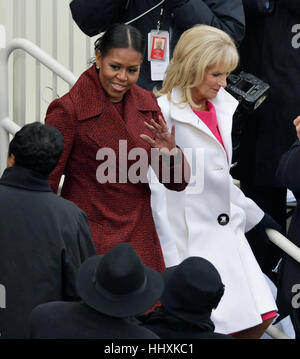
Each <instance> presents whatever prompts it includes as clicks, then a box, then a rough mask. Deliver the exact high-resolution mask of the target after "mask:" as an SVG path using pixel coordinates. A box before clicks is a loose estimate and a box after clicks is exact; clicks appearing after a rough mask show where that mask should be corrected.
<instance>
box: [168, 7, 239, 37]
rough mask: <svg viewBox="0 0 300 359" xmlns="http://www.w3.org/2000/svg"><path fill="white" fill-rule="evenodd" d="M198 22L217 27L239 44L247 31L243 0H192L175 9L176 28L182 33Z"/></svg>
mask: <svg viewBox="0 0 300 359" xmlns="http://www.w3.org/2000/svg"><path fill="white" fill-rule="evenodd" d="M196 24H205V25H210V26H214V27H217V28H219V29H221V30H223V31H225V32H227V33H228V34H229V35H230V36H231V37H232V38H233V39H234V40H235V42H236V43H237V44H239V43H240V42H241V41H242V39H243V37H244V32H245V16H244V9H243V2H242V0H230V1H228V0H219V1H215V0H190V1H188V2H187V3H185V4H183V5H182V6H180V7H178V8H176V9H175V10H174V28H175V29H176V28H178V31H179V32H180V33H182V32H183V31H185V30H187V29H188V28H190V27H192V26H194V25H196Z"/></svg>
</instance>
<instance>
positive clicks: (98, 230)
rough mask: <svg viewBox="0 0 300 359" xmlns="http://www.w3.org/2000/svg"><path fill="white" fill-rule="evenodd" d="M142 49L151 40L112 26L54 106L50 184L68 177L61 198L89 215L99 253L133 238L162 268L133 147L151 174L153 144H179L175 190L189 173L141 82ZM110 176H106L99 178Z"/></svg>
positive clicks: (152, 263)
mask: <svg viewBox="0 0 300 359" xmlns="http://www.w3.org/2000/svg"><path fill="white" fill-rule="evenodd" d="M144 49H145V40H144V39H143V37H142V35H141V34H140V33H139V31H138V30H137V29H135V28H134V27H131V26H128V25H123V24H116V25H113V26H111V27H110V28H109V29H108V30H107V31H106V33H105V34H104V35H103V36H102V37H101V38H100V39H98V40H97V41H96V43H95V53H96V63H95V64H94V65H93V66H92V67H90V68H89V69H88V70H87V71H85V72H84V73H83V74H82V75H81V76H80V78H79V79H78V81H77V82H76V83H75V85H74V86H73V88H72V89H71V90H70V92H68V93H67V94H65V95H64V96H63V97H61V98H59V99H56V100H54V101H53V102H52V103H51V104H50V106H49V108H48V111H47V115H46V120H45V123H46V124H47V125H51V126H54V127H56V128H58V129H59V130H60V131H61V133H62V134H63V136H64V141H65V150H64V153H63V155H62V157H61V160H60V162H59V164H58V166H57V167H56V168H55V170H54V171H53V172H52V174H51V177H50V182H51V186H52V188H53V190H54V191H55V192H57V189H58V185H59V181H60V178H61V176H62V175H63V174H64V175H65V180H64V184H63V188H62V191H61V195H62V196H63V197H64V198H66V199H69V200H71V201H73V202H74V203H76V204H77V205H78V206H79V207H80V208H81V209H82V210H84V211H85V212H86V213H87V215H88V219H89V224H90V227H91V232H92V237H93V241H94V243H95V246H96V249H97V252H98V253H105V252H107V251H108V250H109V249H111V248H112V247H114V246H115V245H116V244H118V243H119V242H130V243H131V244H132V245H133V246H134V247H135V249H136V251H137V252H138V254H139V255H140V257H141V259H142V260H143V262H144V263H145V264H146V265H148V266H150V267H152V268H153V269H155V270H157V271H159V272H161V271H163V270H164V268H165V264H164V260H163V255H162V251H161V247H160V243H159V239H158V236H157V233H156V230H155V225H154V221H153V217H152V211H151V206H150V189H149V185H148V182H147V181H146V180H145V181H142V180H136V179H135V177H137V176H138V175H141V174H140V173H139V172H138V170H137V168H136V167H134V164H135V163H136V165H137V158H136V157H134V158H133V159H131V157H130V151H131V156H132V154H133V152H134V151H137V152H138V151H139V150H141V149H142V151H144V153H147V158H146V160H145V157H143V156H141V160H143V161H144V162H143V163H144V164H145V161H146V166H144V167H146V168H144V169H145V170H146V173H147V169H148V166H149V163H150V161H151V157H150V152H151V148H152V147H154V148H157V149H158V150H159V149H161V148H162V147H166V148H168V149H169V150H172V149H174V148H175V150H174V151H175V152H176V154H175V155H174V156H169V157H168V156H167V158H169V159H170V157H171V161H173V165H172V162H171V165H169V168H168V170H170V169H171V171H170V172H171V176H170V178H171V181H169V183H166V184H165V185H166V187H168V188H169V189H172V190H176V191H181V190H183V189H184V188H185V187H186V184H187V181H186V180H185V178H188V175H187V174H186V173H185V174H183V175H182V178H183V179H182V180H181V181H180V183H175V182H178V180H177V181H175V180H174V173H175V172H174V171H175V169H177V170H178V168H179V169H180V172H181V174H182V173H183V170H184V166H185V165H186V162H185V160H184V157H183V154H182V152H181V151H180V150H179V149H178V148H176V144H175V139H174V128H172V130H171V132H167V131H168V128H167V126H166V124H165V122H164V120H163V118H162V117H160V116H162V115H161V111H160V109H159V106H158V104H157V102H156V98H155V97H154V95H153V94H152V93H150V92H148V91H146V90H144V89H142V88H140V87H138V86H137V85H135V83H136V81H137V79H138V76H139V71H140V65H141V62H142V58H143V53H144ZM153 119H154V120H153ZM120 141H121V142H120ZM132 151H133V152H132ZM137 152H135V153H137ZM114 156H115V157H114ZM128 156H129V158H130V159H129V160H128ZM108 160H110V161H108ZM174 161H175V162H174ZM159 163H160V169H161V168H162V166H163V167H164V168H167V167H168V165H167V161H166V157H164V158H163V159H161V160H160V162H159ZM174 163H175V164H174ZM176 163H178V164H176ZM187 167H188V166H186V167H185V168H187ZM105 168H106V171H105V170H103V169H105ZM142 168H143V166H141V171H142ZM144 172H145V171H144ZM186 172H188V171H186ZM115 175H116V176H115ZM130 176H131V177H130ZM145 176H146V175H145V173H144V178H145ZM140 178H141V177H140ZM103 179H104V180H103ZM105 179H108V181H106V183H101V182H103V181H105ZM160 180H161V179H160ZM133 182H136V183H133Z"/></svg>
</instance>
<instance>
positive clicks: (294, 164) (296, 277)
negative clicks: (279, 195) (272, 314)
mask: <svg viewBox="0 0 300 359" xmlns="http://www.w3.org/2000/svg"><path fill="white" fill-rule="evenodd" d="M294 124H295V126H296V129H297V134H298V139H297V140H296V141H295V142H294V143H293V145H292V146H291V148H290V149H289V150H288V151H287V152H285V153H284V154H283V155H282V156H281V158H280V162H279V166H278V169H277V178H278V181H279V183H281V184H282V185H283V186H286V187H287V188H289V189H290V190H291V191H292V192H293V194H294V196H295V198H296V200H297V206H296V208H295V210H294V211H293V215H292V220H291V223H290V226H289V230H288V234H287V237H288V239H289V240H291V241H292V242H293V243H294V244H295V245H296V246H297V247H299V248H300V116H298V117H297V118H296V119H295V121H294ZM299 284H300V263H298V262H297V261H296V260H295V259H293V258H292V257H291V256H289V255H288V254H287V253H284V255H283V258H282V261H281V262H280V266H279V278H278V290H277V299H276V301H277V306H278V309H279V318H278V320H281V319H283V318H285V317H286V316H288V315H290V317H291V320H292V323H293V326H294V329H295V334H296V339H300V309H299V308H300V296H299V291H300V285H299Z"/></svg>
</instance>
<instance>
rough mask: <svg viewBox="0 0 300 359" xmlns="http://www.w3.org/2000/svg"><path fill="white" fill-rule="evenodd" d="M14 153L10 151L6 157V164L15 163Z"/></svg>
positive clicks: (9, 165) (11, 164)
mask: <svg viewBox="0 0 300 359" xmlns="http://www.w3.org/2000/svg"><path fill="white" fill-rule="evenodd" d="M15 162H16V160H15V155H14V154H13V153H12V154H11V155H10V156H8V157H7V162H6V166H7V167H13V166H14V165H15Z"/></svg>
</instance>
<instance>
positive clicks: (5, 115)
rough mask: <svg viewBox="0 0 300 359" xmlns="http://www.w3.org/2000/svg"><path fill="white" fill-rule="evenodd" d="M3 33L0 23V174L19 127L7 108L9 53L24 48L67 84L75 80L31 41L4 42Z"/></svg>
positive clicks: (72, 83)
mask: <svg viewBox="0 0 300 359" xmlns="http://www.w3.org/2000/svg"><path fill="white" fill-rule="evenodd" d="M5 34H6V32H5V27H4V26H3V25H1V24H0V84H1V86H0V175H1V174H2V172H3V171H4V169H5V166H6V157H7V150H8V145H9V134H12V135H14V134H15V133H16V132H17V131H18V130H19V129H20V126H18V125H17V124H16V123H14V122H13V121H12V120H11V119H10V116H9V110H8V107H9V106H8V103H9V99H8V59H9V56H10V54H11V53H12V52H13V51H14V50H17V49H21V50H24V51H25V52H27V53H28V54H29V55H31V56H32V57H33V58H35V59H36V60H38V61H39V62H40V63H41V64H43V65H44V66H46V67H47V68H48V69H49V70H50V71H52V72H53V73H55V74H56V75H57V76H59V77H60V78H61V79H62V80H64V81H66V82H67V83H68V84H69V85H71V86H73V85H74V83H75V82H76V80H77V77H76V76H75V75H74V74H73V73H72V72H71V71H69V70H68V69H67V68H65V67H64V66H63V65H61V64H60V63H59V62H58V61H57V60H55V59H54V58H53V57H51V56H50V55H49V54H47V53H46V52H45V51H44V50H42V49H41V48H39V47H38V46H37V45H35V44H34V43H33V42H31V41H29V40H27V39H23V38H16V39H13V40H11V41H10V42H8V43H6V39H5V36H6V35H5Z"/></svg>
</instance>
